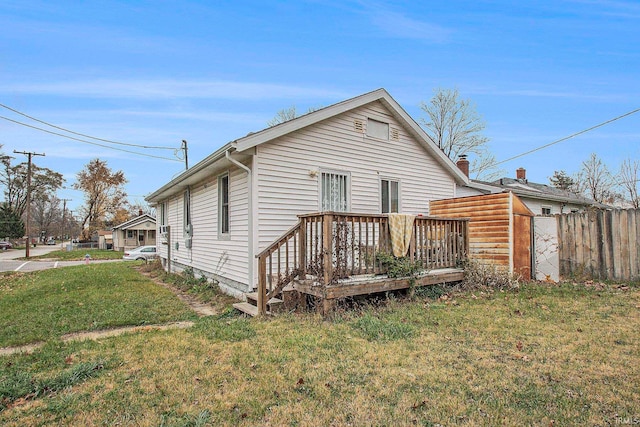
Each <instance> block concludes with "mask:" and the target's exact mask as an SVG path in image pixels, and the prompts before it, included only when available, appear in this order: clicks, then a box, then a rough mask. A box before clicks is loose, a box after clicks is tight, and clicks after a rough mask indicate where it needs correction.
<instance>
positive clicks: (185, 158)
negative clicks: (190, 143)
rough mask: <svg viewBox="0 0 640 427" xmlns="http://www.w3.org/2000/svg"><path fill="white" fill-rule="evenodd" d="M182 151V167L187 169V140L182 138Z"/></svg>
mask: <svg viewBox="0 0 640 427" xmlns="http://www.w3.org/2000/svg"><path fill="white" fill-rule="evenodd" d="M182 151H183V152H184V169H185V170H187V169H189V156H188V153H187V140H186V139H183V140H182Z"/></svg>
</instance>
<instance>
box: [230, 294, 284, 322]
mask: <svg viewBox="0 0 640 427" xmlns="http://www.w3.org/2000/svg"><path fill="white" fill-rule="evenodd" d="M244 295H245V297H246V298H247V300H246V301H244V302H237V303H235V304H233V307H234V308H235V309H237V310H239V311H241V312H243V313H244V314H247V315H249V316H252V317H256V316H257V315H258V292H248V293H246V294H244ZM282 303H283V301H282V299H280V298H271V299H270V300H269V301H268V302H267V314H268V315H272V314H275V313H277V312H278V311H280V310H281V307H282Z"/></svg>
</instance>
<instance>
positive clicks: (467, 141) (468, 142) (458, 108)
mask: <svg viewBox="0 0 640 427" xmlns="http://www.w3.org/2000/svg"><path fill="white" fill-rule="evenodd" d="M420 108H421V109H422V110H423V111H424V112H425V113H427V117H426V118H422V119H420V123H422V124H423V125H424V127H425V131H426V132H427V135H429V137H430V138H431V139H432V140H433V142H435V144H436V145H437V146H438V148H440V149H441V150H442V151H443V152H444V154H446V155H447V157H449V158H450V159H451V160H453V161H456V160H457V159H458V157H459V156H460V155H462V154H466V155H470V154H473V155H474V158H473V159H472V162H471V168H470V169H471V173H473V174H475V175H476V179H482V178H484V179H489V178H490V177H491V176H493V175H496V176H499V175H500V172H501V171H494V170H495V167H496V165H495V163H496V161H495V157H494V156H493V155H491V154H490V153H489V150H488V148H487V144H488V142H489V138H487V137H486V136H484V135H482V131H483V130H484V129H485V127H486V125H485V123H484V121H483V120H482V118H481V117H480V115H479V114H478V113H477V111H476V108H475V105H473V104H472V103H471V101H470V100H469V99H461V98H460V94H459V93H458V90H457V89H442V88H440V89H436V90H434V94H433V97H432V98H431V100H430V101H429V103H428V104H427V103H425V102H422V103H421V104H420ZM492 171H493V172H492Z"/></svg>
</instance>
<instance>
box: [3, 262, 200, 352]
mask: <svg viewBox="0 0 640 427" xmlns="http://www.w3.org/2000/svg"><path fill="white" fill-rule="evenodd" d="M133 267H134V266H133V265H130V264H127V263H107V264H92V265H81V266H77V267H65V268H58V269H50V270H44V271H39V272H33V273H25V274H15V273H14V274H12V275H10V276H6V277H3V278H2V283H1V284H0V347H6V346H15V345H21V344H27V343H32V342H37V341H46V340H50V339H57V338H59V337H60V336H61V335H63V334H67V333H71V332H78V331H87V330H89V331H91V330H100V329H107V328H113V327H118V326H128V325H144V324H154V323H163V322H168V321H176V320H185V319H191V318H194V317H195V316H194V314H193V313H192V312H191V310H190V309H189V308H188V307H187V306H186V305H185V304H184V303H183V302H181V301H180V300H178V299H177V298H176V297H175V295H173V294H172V293H171V292H170V291H168V290H167V289H164V288H162V287H160V286H158V285H156V284H155V283H153V282H152V281H151V280H149V279H147V278H145V277H143V276H142V275H140V273H139V272H137V271H136V270H134V269H133Z"/></svg>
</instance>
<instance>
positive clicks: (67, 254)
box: [21, 249, 123, 261]
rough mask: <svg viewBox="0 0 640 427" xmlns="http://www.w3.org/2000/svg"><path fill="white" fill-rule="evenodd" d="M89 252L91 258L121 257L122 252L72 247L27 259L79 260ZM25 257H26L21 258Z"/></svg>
mask: <svg viewBox="0 0 640 427" xmlns="http://www.w3.org/2000/svg"><path fill="white" fill-rule="evenodd" d="M86 254H89V255H90V256H91V259H92V260H98V259H100V260H103V259H122V255H123V253H122V252H118V251H112V250H106V249H74V250H72V251H65V250H59V251H53V252H49V253H48V254H44V255H38V256H31V257H29V259H53V260H57V261H81V260H83V259H84V257H85V255H86ZM21 259H26V258H21Z"/></svg>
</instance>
